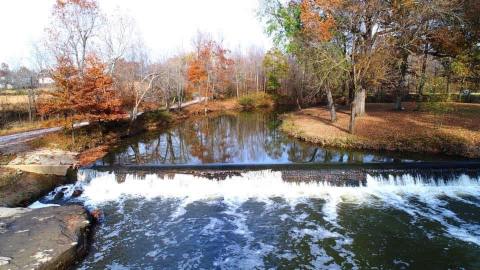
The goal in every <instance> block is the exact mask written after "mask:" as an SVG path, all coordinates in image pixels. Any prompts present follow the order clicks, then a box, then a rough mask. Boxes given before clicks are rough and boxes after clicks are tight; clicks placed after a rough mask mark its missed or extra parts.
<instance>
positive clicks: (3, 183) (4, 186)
mask: <svg viewBox="0 0 480 270" xmlns="http://www.w3.org/2000/svg"><path fill="white" fill-rule="evenodd" d="M70 182H71V180H69V179H68V178H67V177H63V176H55V175H40V174H35V173H27V172H22V174H17V173H16V171H15V170H11V169H7V168H0V207H2V206H3V207H19V206H22V207H24V206H28V205H29V204H31V203H33V202H35V201H36V200H38V199H40V198H41V197H43V196H45V195H47V194H48V193H49V192H50V191H51V190H53V189H54V188H55V187H57V186H61V185H65V184H68V183H70Z"/></svg>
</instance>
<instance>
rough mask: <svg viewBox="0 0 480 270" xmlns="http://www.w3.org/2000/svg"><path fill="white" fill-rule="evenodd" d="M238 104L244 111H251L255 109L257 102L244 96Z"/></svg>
mask: <svg viewBox="0 0 480 270" xmlns="http://www.w3.org/2000/svg"><path fill="white" fill-rule="evenodd" d="M238 104H240V106H242V108H243V109H246V110H251V109H254V108H255V100H254V99H253V97H251V96H243V97H241V98H240V99H238Z"/></svg>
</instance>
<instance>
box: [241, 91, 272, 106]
mask: <svg viewBox="0 0 480 270" xmlns="http://www.w3.org/2000/svg"><path fill="white" fill-rule="evenodd" d="M238 104H239V105H240V106H242V108H243V109H245V110H252V109H255V108H268V107H271V106H273V100H272V97H271V96H270V95H267V94H265V93H255V94H249V95H246V96H243V97H241V98H240V99H239V100H238Z"/></svg>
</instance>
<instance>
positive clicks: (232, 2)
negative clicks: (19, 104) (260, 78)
mask: <svg viewBox="0 0 480 270" xmlns="http://www.w3.org/2000/svg"><path fill="white" fill-rule="evenodd" d="M54 2H55V0H15V1H6V0H0V10H1V11H2V12H1V14H2V15H1V16H0V25H1V26H2V34H1V36H2V37H1V38H0V63H1V62H6V63H8V64H9V65H10V66H11V67H18V66H20V65H27V66H29V65H30V63H31V57H30V55H31V51H32V44H33V43H34V42H36V41H38V40H39V39H40V38H41V37H42V36H43V35H44V29H45V27H47V26H48V24H49V21H50V18H49V17H50V14H51V9H52V6H53V4H54ZM98 2H99V4H100V8H101V9H102V11H103V12H105V13H107V14H108V13H111V12H113V11H114V10H115V9H120V10H121V11H122V12H124V13H127V14H129V15H130V16H131V17H133V18H134V19H135V20H136V23H137V26H138V29H140V31H141V35H142V37H143V40H144V41H145V45H146V47H147V48H148V49H149V51H150V52H151V54H152V57H153V58H161V57H164V56H168V55H170V54H173V53H175V52H178V51H179V50H188V49H189V48H190V46H191V40H192V37H193V36H194V35H195V33H196V32H197V30H200V31H203V32H209V33H211V34H212V35H213V36H214V37H215V36H222V37H223V40H224V44H225V45H226V46H228V47H229V48H230V49H236V48H238V47H239V46H240V47H241V48H247V47H249V46H251V45H256V46H260V47H264V48H269V47H270V46H271V42H270V40H269V38H268V37H267V36H266V34H265V33H264V30H263V25H262V23H261V22H260V21H259V20H258V19H257V17H256V9H257V7H258V5H259V0H98Z"/></svg>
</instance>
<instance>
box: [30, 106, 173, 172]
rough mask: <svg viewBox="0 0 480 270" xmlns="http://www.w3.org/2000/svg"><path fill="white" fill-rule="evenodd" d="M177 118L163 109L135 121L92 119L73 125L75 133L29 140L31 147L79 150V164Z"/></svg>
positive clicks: (94, 158)
mask: <svg viewBox="0 0 480 270" xmlns="http://www.w3.org/2000/svg"><path fill="white" fill-rule="evenodd" d="M176 119H177V118H176V116H175V115H174V116H172V115H171V114H169V113H168V112H166V111H152V112H148V113H144V114H142V115H141V116H140V117H139V118H138V119H137V120H136V121H135V122H134V123H131V122H130V121H129V120H127V119H125V120H118V121H111V122H103V123H95V124H91V125H88V126H85V127H82V128H78V129H75V132H74V136H72V131H71V130H69V129H65V130H63V131H62V132H55V133H50V134H47V135H45V136H43V137H41V138H38V139H35V140H33V141H30V142H29V144H30V146H31V148H32V149H37V148H52V149H61V150H65V151H74V152H78V153H79V156H78V161H79V164H80V165H86V164H89V163H91V162H93V161H95V160H97V159H99V158H101V157H103V156H105V155H106V154H107V152H108V150H109V149H110V147H112V146H113V145H115V144H117V143H118V142H119V140H121V139H122V138H126V137H130V136H134V135H137V134H139V133H142V132H145V131H148V130H156V129H160V128H164V127H166V126H168V125H169V124H170V123H172V122H173V121H176Z"/></svg>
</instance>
